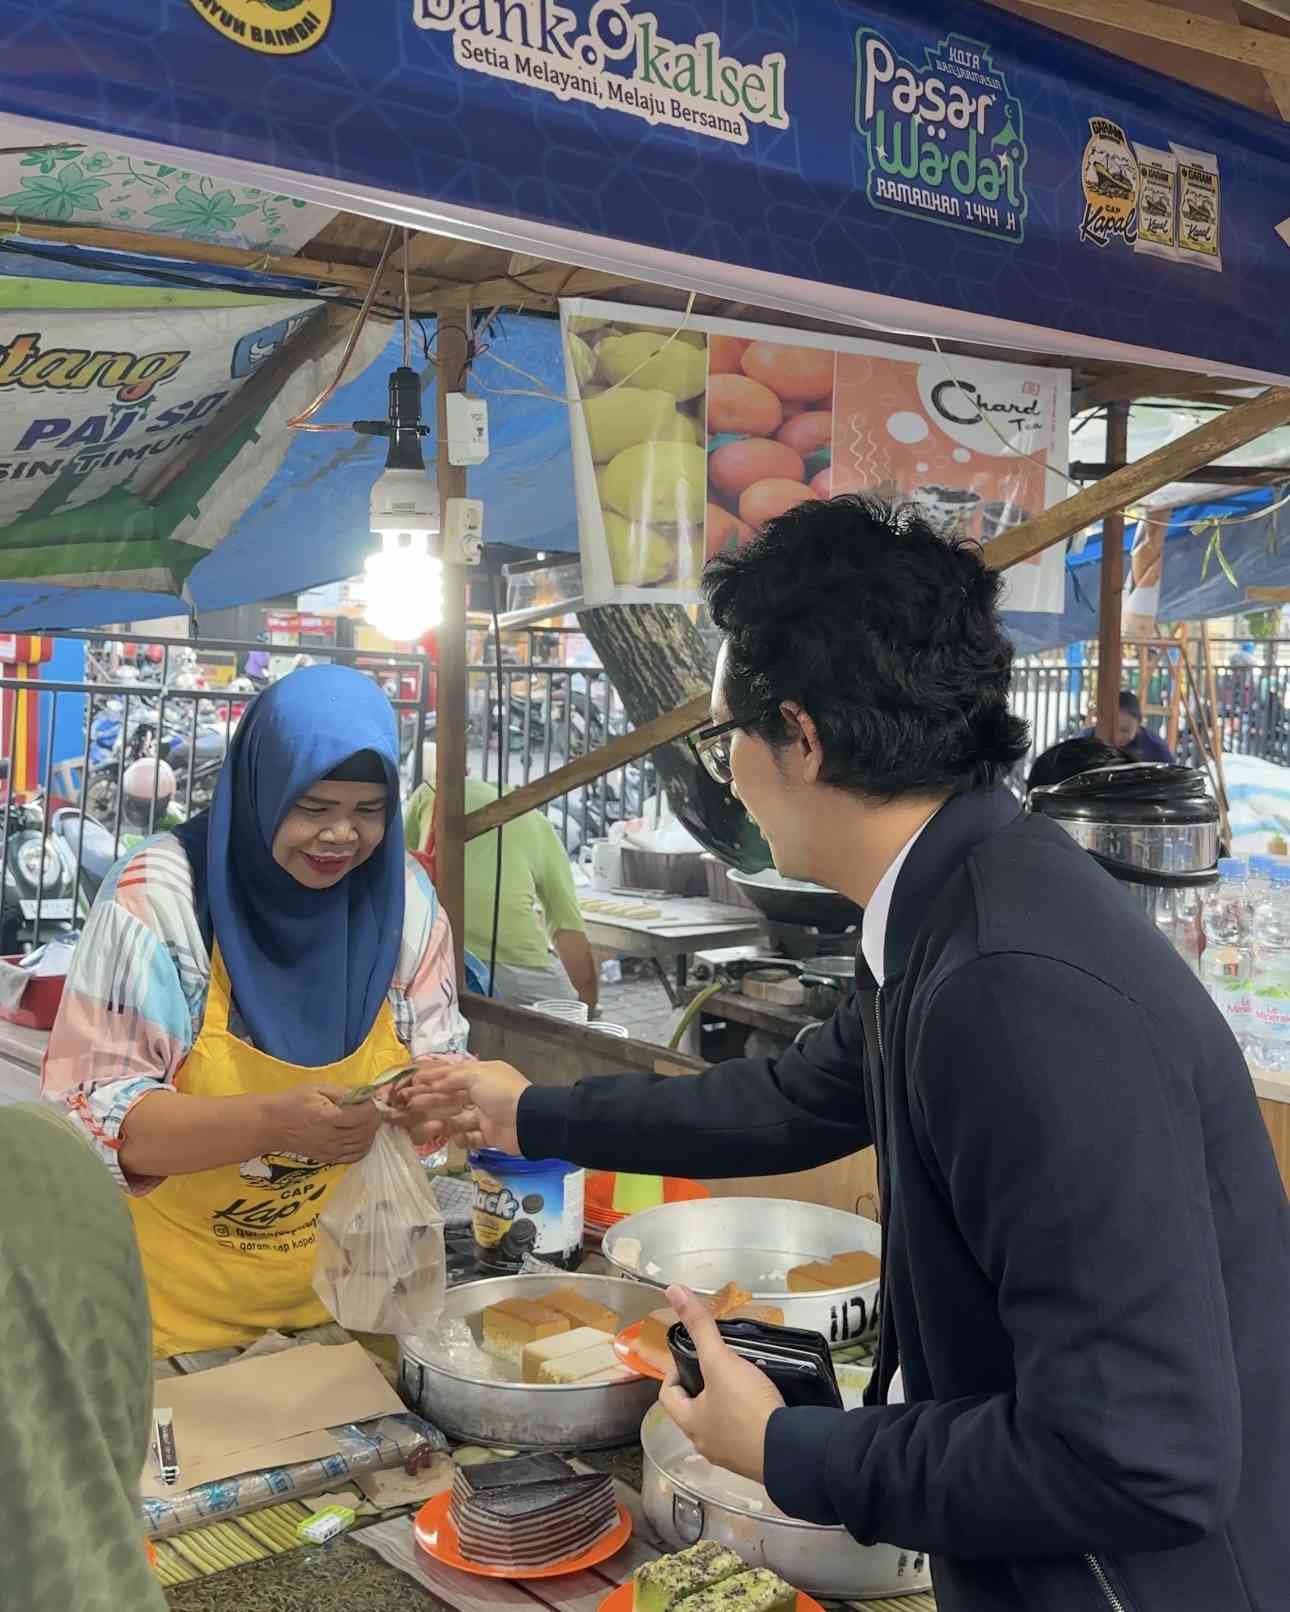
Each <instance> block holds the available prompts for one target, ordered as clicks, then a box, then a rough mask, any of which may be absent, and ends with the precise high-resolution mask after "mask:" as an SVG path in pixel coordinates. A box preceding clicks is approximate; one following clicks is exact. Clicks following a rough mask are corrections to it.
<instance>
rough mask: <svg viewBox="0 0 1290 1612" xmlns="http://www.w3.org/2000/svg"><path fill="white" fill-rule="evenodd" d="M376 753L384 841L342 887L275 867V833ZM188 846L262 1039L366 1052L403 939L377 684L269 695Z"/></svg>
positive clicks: (320, 1061)
mask: <svg viewBox="0 0 1290 1612" xmlns="http://www.w3.org/2000/svg"><path fill="white" fill-rule="evenodd" d="M364 750H370V751H374V752H375V754H376V755H377V756H378V757H379V758H380V760H381V762H382V763H383V765H384V769H385V775H386V777H385V782H386V788H387V789H388V790H389V799H390V807H389V815H388V816H387V818H386V824H385V838H384V840H383V841H382V842H381V844H380V846H379V847H378V848H377V849H376V850H375V851H374V852H373V853H372V855H371V856H370V857H369V858H368V859H367V861H366V862H364V863H363V864H362V865H361V866H360V867H357V868H355V869H354V871H353V872H352V873H350V874H348V875H347V876H346V877H345V878H344V879H342V880H341V881H340V883H339V884H337V885H336V886H335V887H334V888H332V889H330V890H310V889H307V888H306V887H305V886H304V885H302V884H299V883H298V882H297V881H296V880H295V879H293V878H292V876H291V875H290V874H289V873H288V872H287V871H286V869H285V868H281V867H279V866H278V864H277V863H276V862H275V861H274V859H273V841H274V837H275V835H276V834H277V832H278V829H279V828H280V827H281V826H282V822H283V819H284V818H285V817H286V815H287V813H288V812H289V811H290V810H291V808H292V806H294V805H295V803H296V801H297V800H299V799H300V797H301V795H303V794H306V793H307V792H308V790H309V788H310V786H311V785H313V784H316V783H317V782H318V781H319V779H321V778H325V777H326V776H327V775H328V774H329V773H331V772H334V771H335V770H336V768H337V767H340V766H341V765H342V764H343V763H344V762H346V761H348V760H349V759H350V758H351V757H352V756H356V755H358V754H359V752H360V751H364ZM177 837H178V839H179V840H180V842H181V843H182V844H183V846H184V849H185V851H186V852H187V853H188V859H189V862H190V863H191V864H192V868H193V883H194V894H195V898H196V902H197V908H198V912H199V914H202V915H203V916H204V914H205V912H206V911H208V912H209V923H210V928H211V929H213V931H214V936H215V939H216V941H218V943H219V949H220V954H221V956H222V957H223V959H224V964H225V966H226V968H227V969H228V974H229V979H230V980H231V981H232V986H233V999H234V1001H235V1002H236V1004H237V1009H238V1012H239V1013H240V1014H241V1016H242V1019H243V1021H244V1022H245V1024H246V1027H247V1030H248V1032H249V1034H250V1037H251V1040H252V1042H253V1044H254V1045H255V1046H256V1047H257V1048H258V1049H259V1050H260V1051H261V1052H267V1053H269V1054H270V1055H271V1056H272V1057H274V1058H280V1059H282V1060H283V1061H284V1062H286V1063H293V1064H299V1065H302V1066H303V1067H305V1068H308V1069H318V1068H321V1067H322V1066H323V1065H324V1064H329V1063H335V1062H337V1061H338V1060H339V1059H341V1058H345V1057H348V1056H349V1055H350V1054H351V1053H353V1052H356V1051H357V1050H358V1049H359V1047H361V1046H362V1044H363V1042H364V1041H365V1040H366V1039H367V1036H368V1034H369V1032H370V1031H371V1028H372V1026H373V1025H374V1024H375V1022H376V1016H377V1014H378V1013H379V1012H380V1008H381V1003H382V1002H384V1000H385V998H386V994H387V993H388V991H389V989H390V983H391V981H392V980H393V978H394V969H395V966H396V964H397V962H398V956H399V947H400V945H401V944H402V940H403V902H404V879H405V876H406V875H405V853H404V845H403V818H402V810H401V808H400V805H399V745H398V729H397V726H396V724H395V719H394V710H393V707H392V706H391V705H390V702H389V700H388V699H387V698H386V697H385V695H384V694H383V693H382V692H381V690H380V689H379V688H378V687H377V685H376V684H375V683H374V682H373V681H372V680H371V678H369V677H364V676H363V674H362V673H361V672H356V671H353V670H351V669H350V668H348V667H342V666H310V667H306V668H304V669H303V670H301V671H298V672H292V673H291V675H290V676H289V677H284V678H283V679H282V681H281V682H279V683H275V684H273V685H272V687H270V688H268V689H266V690H265V692H264V693H263V694H261V695H260V696H259V698H258V699H256V700H255V701H254V702H253V703H252V704H251V705H250V706H249V707H248V709H247V712H246V715H245V716H244V717H243V718H242V722H241V724H240V726H239V727H238V730H237V734H236V736H235V738H234V740H233V743H232V745H231V746H230V748H229V753H228V759H227V760H226V761H225V763H224V769H223V771H222V772H221V773H220V777H219V783H218V784H217V786H216V789H215V799H214V802H213V804H212V806H211V809H210V812H209V814H206V815H203V816H202V817H199V818H196V819H194V820H193V821H192V822H190V823H185V824H184V825H183V826H182V827H181V828H180V829H179V830H178V831H177Z"/></svg>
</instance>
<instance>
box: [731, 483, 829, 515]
mask: <svg viewBox="0 0 1290 1612" xmlns="http://www.w3.org/2000/svg"><path fill="white" fill-rule="evenodd" d="M815 496H816V495H815V494H814V493H813V492H812V491H811V489H810V488H809V487H808V486H807V485H806V484H805V482H801V481H788V480H785V479H783V478H774V479H771V480H768V481H755V482H754V483H753V484H752V486H751V487H749V488H748V489H747V490H746V491H745V492H744V493H743V495H742V496H741V498H740V500H739V517H740V519H741V520H744V521H747V523H748V524H749V526H761V525H763V524H764V523H765V522H766V521H773V520H774V519H775V517H776V516H777V515H783V514H784V513H785V512H786V511H787V510H790V509H796V508H797V506H798V504H804V503H806V502H808V501H810V500H813V499H814V498H815Z"/></svg>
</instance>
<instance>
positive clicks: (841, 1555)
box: [641, 1366, 931, 1601]
mask: <svg viewBox="0 0 1290 1612" xmlns="http://www.w3.org/2000/svg"><path fill="white" fill-rule="evenodd" d="M848 1372H851V1373H854V1372H855V1368H854V1367H846V1366H844V1367H843V1368H842V1373H843V1374H846V1373H848ZM843 1393H844V1396H846V1394H847V1385H846V1383H845V1381H843ZM641 1448H642V1449H643V1450H644V1452H645V1466H644V1481H643V1486H642V1489H641V1500H642V1504H643V1505H644V1509H645V1515H646V1516H647V1517H648V1518H649V1520H650V1523H651V1525H652V1526H653V1528H654V1530H655V1532H656V1533H657V1534H658V1535H659V1537H660V1538H661V1539H662V1540H663V1541H664V1542H665V1543H666V1544H667V1545H668V1546H669V1548H671V1549H672V1550H684V1549H685V1548H686V1546H688V1545H694V1544H697V1543H698V1541H699V1540H700V1539H713V1540H716V1541H717V1542H718V1543H719V1544H722V1545H725V1546H726V1547H727V1548H728V1549H729V1550H733V1551H734V1552H735V1554H736V1555H737V1556H739V1557H740V1558H741V1559H742V1560H743V1561H745V1562H747V1563H748V1565H749V1566H750V1567H769V1568H770V1569H771V1571H772V1572H775V1573H778V1574H779V1575H780V1576H781V1577H782V1578H785V1579H787V1580H788V1582H789V1583H790V1584H794V1585H796V1586H797V1588H798V1589H799V1590H805V1591H806V1593H807V1594H808V1595H820V1596H825V1597H828V1598H830V1599H836V1600H846V1601H850V1600H869V1599H876V1598H885V1597H887V1596H897V1595H912V1594H914V1593H915V1592H916V1591H919V1590H926V1589H928V1588H929V1587H930V1585H931V1570H930V1568H929V1566H928V1562H927V1558H926V1556H925V1555H923V1554H922V1553H921V1552H918V1551H913V1550H901V1549H899V1548H897V1547H896V1546H894V1545H862V1544H860V1543H859V1541H858V1540H855V1539H853V1538H852V1537H851V1535H850V1534H848V1533H847V1531H846V1530H845V1529H844V1528H821V1527H818V1526H817V1525H816V1524H814V1523H809V1522H799V1521H798V1520H797V1519H796V1518H794V1517H786V1516H785V1515H784V1513H783V1512H782V1511H780V1510H779V1509H778V1508H777V1507H776V1506H775V1505H774V1504H773V1503H772V1501H771V1498H770V1496H769V1495H768V1494H767V1493H766V1491H765V1489H763V1488H762V1486H761V1485H760V1484H759V1483H751V1482H749V1481H748V1480H747V1479H746V1478H737V1477H735V1476H734V1474H733V1473H730V1472H723V1471H722V1470H721V1469H720V1468H719V1467H714V1466H711V1465H710V1464H709V1463H708V1462H707V1461H705V1460H704V1459H703V1457H702V1456H701V1455H700V1454H699V1453H698V1451H697V1450H696V1449H695V1448H694V1445H693V1444H691V1443H690V1441H689V1439H688V1438H686V1436H685V1434H684V1433H682V1432H681V1430H680V1428H679V1427H677V1425H676V1423H675V1422H673V1421H672V1420H671V1418H670V1417H669V1416H668V1415H667V1414H666V1412H665V1411H664V1410H663V1408H662V1406H655V1408H654V1409H653V1410H652V1411H650V1413H649V1415H648V1416H646V1418H645V1422H644V1425H643V1426H642V1428H641Z"/></svg>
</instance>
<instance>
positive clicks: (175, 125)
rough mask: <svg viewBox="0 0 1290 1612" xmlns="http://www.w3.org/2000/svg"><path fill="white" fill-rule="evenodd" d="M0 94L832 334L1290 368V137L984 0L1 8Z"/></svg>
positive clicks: (242, 0) (406, 216)
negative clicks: (899, 332) (860, 330)
mask: <svg viewBox="0 0 1290 1612" xmlns="http://www.w3.org/2000/svg"><path fill="white" fill-rule="evenodd" d="M0 37H3V38H4V42H5V49H4V52H3V55H2V57H0V112H3V113H4V114H6V115H8V116H10V117H12V118H15V119H25V120H28V127H29V128H30V129H31V130H32V131H33V133H35V134H39V135H41V136H42V137H44V138H47V139H59V138H63V137H76V136H77V135H78V134H80V135H82V136H83V135H84V133H85V131H87V130H88V131H102V132H104V133H106V134H108V135H109V136H110V140H109V143H110V145H111V148H112V149H113V150H114V151H117V150H119V151H121V152H124V153H127V154H129V155H132V156H137V157H139V158H141V159H146V160H158V161H161V162H163V163H177V164H178V165H180V166H188V165H189V164H190V163H191V164H195V165H196V166H197V167H198V168H203V169H206V170H214V171H215V172H216V173H218V174H219V175H220V176H221V178H222V180H223V181H224V182H225V183H226V184H227V185H228V186H229V187H232V188H235V187H237V186H239V185H246V184H250V185H252V186H257V187H262V188H264V189H266V190H270V191H272V192H273V193H274V194H279V193H282V194H293V195H297V196H299V197H301V198H305V199H308V200H311V201H313V202H316V203H319V204H321V205H324V206H330V207H347V208H355V207H357V209H358V210H360V211H366V212H378V213H384V214H385V215H386V216H388V217H391V218H395V219H397V220H398V221H400V222H403V223H407V224H410V225H413V226H416V227H419V228H424V229H430V230H438V231H440V232H441V233H446V234H450V235H454V236H463V237H465V238H468V239H475V240H486V241H489V242H491V243H493V244H497V245H500V246H505V247H510V248H513V249H516V250H519V251H523V252H530V253H537V254H539V255H543V256H547V257H552V258H555V259H558V260H561V261H570V262H578V263H583V264H586V265H588V266H591V267H595V268H605V269H608V270H610V271H615V272H617V271H622V272H624V273H626V274H628V275H632V276H634V277H636V278H643V279H648V280H653V281H662V282H664V283H671V284H679V285H683V286H693V287H696V288H699V289H703V290H707V291H712V292H714V293H715V294H717V295H720V296H723V297H728V298H732V299H734V300H737V301H740V302H751V303H756V304H760V305H762V306H767V307H780V308H789V309H793V310H795V311H799V312H804V313H808V314H809V315H811V316H812V317H813V318H814V319H816V320H825V319H841V320H845V321H848V322H852V323H860V324H863V323H865V322H866V321H868V322H869V323H870V324H871V325H872V326H876V327H877V328H878V329H879V330H881V329H882V328H884V327H886V328H889V329H891V328H895V329H909V328H912V329H915V330H919V331H929V330H935V331H938V332H939V333H942V334H958V335H963V336H968V337H970V338H972V339H975V340H978V341H983V342H989V343H991V344H993V345H995V346H1000V345H1006V346H1010V347H1013V348H1017V349H1023V350H1024V349H1030V350H1040V349H1042V350H1047V351H1057V352H1066V353H1071V354H1079V353H1084V354H1098V355H1100V356H1102V357H1108V356H1111V357H1114V356H1119V357H1122V358H1127V359H1135V360H1136V361H1138V362H1142V361H1150V360H1151V359H1152V358H1154V359H1155V360H1156V361H1162V362H1170V363H1174V362H1178V363H1182V364H1191V365H1193V366H1194V367H1204V368H1210V369H1215V368H1218V369H1225V370H1229V371H1231V372H1233V373H1245V374H1249V375H1252V376H1260V377H1271V376H1276V377H1281V378H1284V377H1287V376H1290V324H1288V323H1287V321H1286V320H1285V319H1284V318H1282V316H1281V310H1282V309H1284V307H1285V305H1286V300H1287V291H1288V290H1290V247H1288V246H1287V245H1286V241H1285V238H1284V237H1285V236H1286V235H1290V222H1288V221H1287V219H1286V207H1287V203H1286V196H1287V194H1288V193H1290V128H1287V127H1286V126H1285V125H1283V124H1282V123H1280V122H1275V121H1273V120H1271V119H1268V118H1265V117H1261V116H1259V115H1257V114H1255V113H1252V112H1249V111H1246V110H1245V109H1243V108H1241V107H1238V106H1235V105H1233V104H1232V103H1231V102H1229V101H1225V100H1221V99H1219V98H1217V97H1214V96H1208V95H1205V94H1202V93H1201V92H1199V91H1197V90H1195V89H1193V88H1191V87H1190V86H1188V85H1186V84H1184V83H1181V82H1179V81H1178V80H1176V79H1172V78H1166V77H1164V76H1161V75H1157V74H1152V73H1149V72H1147V71H1145V70H1143V69H1140V68H1137V67H1135V66H1133V65H1131V64H1129V63H1126V62H1124V61H1122V60H1120V59H1119V58H1117V57H1115V56H1112V55H1110V54H1106V53H1103V52H1100V51H1098V50H1095V49H1093V48H1092V47H1089V46H1085V45H1083V44H1080V43H1078V42H1075V41H1072V40H1069V39H1067V38H1065V37H1063V36H1060V35H1058V34H1057V33H1055V32H1053V31H1051V30H1049V29H1046V28H1043V27H1041V26H1038V25H1036V24H1033V23H1029V22H1026V21H1023V20H1021V19H1018V18H1015V17H1013V16H1010V15H1007V14H1005V13H1002V12H1000V11H998V10H996V9H994V8H992V7H990V6H987V5H982V4H975V3H972V0H922V3H921V4H919V5H917V6H911V5H909V4H908V0H866V3H864V4H858V3H855V0H801V3H799V4H796V5H787V4H783V5H766V6H754V7H749V6H731V5H728V4H726V3H725V0H652V3H651V4H650V5H649V6H648V7H646V5H645V4H644V0H640V3H637V0H567V3H565V4H561V5H555V4H552V3H550V0H507V3H505V4H503V3H502V0H478V3H477V0H470V3H469V4H468V3H466V0H385V3H383V4H380V5H375V6H374V5H371V4H367V5H364V4H361V3H360V0H218V3H216V0H115V3H114V4H113V5H112V6H110V7H106V8H105V7H104V6H103V4H102V0H2V3H0Z"/></svg>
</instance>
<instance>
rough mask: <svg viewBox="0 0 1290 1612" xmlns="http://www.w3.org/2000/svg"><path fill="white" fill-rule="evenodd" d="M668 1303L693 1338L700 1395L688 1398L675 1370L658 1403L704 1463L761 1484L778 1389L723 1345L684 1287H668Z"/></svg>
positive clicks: (714, 1326) (707, 1312) (704, 1310)
mask: <svg viewBox="0 0 1290 1612" xmlns="http://www.w3.org/2000/svg"><path fill="white" fill-rule="evenodd" d="M667 1299H668V1303H669V1304H670V1305H671V1306H672V1308H673V1309H674V1310H675V1311H676V1313H677V1315H678V1316H679V1317H680V1319H681V1320H682V1321H683V1322H684V1323H685V1327H686V1330H687V1331H688V1332H689V1334H690V1336H691V1338H693V1339H694V1347H695V1348H696V1349H697V1350H698V1353H699V1365H700V1367H701V1369H702V1371H703V1392H702V1393H701V1394H700V1395H699V1397H698V1398H697V1399H691V1398H690V1396H689V1395H688V1394H687V1393H686V1391H685V1389H684V1388H682V1387H681V1384H680V1380H679V1379H678V1377H677V1375H676V1370H675V1367H674V1368H673V1369H672V1371H671V1372H670V1374H669V1375H668V1378H667V1381H666V1382H665V1383H664V1384H663V1392H662V1393H661V1394H660V1395H659V1404H660V1405H662V1407H663V1409H664V1410H665V1411H666V1412H667V1414H668V1415H669V1416H670V1417H671V1418H672V1420H673V1421H674V1422H675V1423H676V1425H677V1426H678V1427H679V1428H680V1429H681V1431H682V1432H683V1433H684V1434H685V1435H686V1436H687V1438H689V1440H690V1442H691V1443H692V1444H693V1445H694V1447H695V1449H696V1450H698V1452H699V1454H700V1455H701V1456H703V1457H704V1458H705V1460H708V1461H711V1462H712V1464H713V1466H719V1467H724V1468H725V1469H726V1471H727V1472H737V1473H738V1474H739V1476H740V1477H741V1478H751V1479H752V1481H753V1482H754V1483H761V1482H763V1481H764V1480H763V1475H762V1474H763V1466H764V1459H765V1454H764V1452H765V1445H766V1426H767V1424H768V1423H769V1421H770V1419H771V1417H772V1416H773V1415H774V1413H775V1412H776V1411H777V1410H780V1409H781V1408H782V1407H783V1404H784V1401H783V1398H782V1396H781V1395H780V1392H779V1389H778V1388H776V1387H775V1385H774V1383H773V1382H771V1380H770V1378H769V1377H767V1376H766V1374H765V1372H762V1371H759V1370H758V1369H757V1367H756V1366H753V1365H750V1364H749V1363H748V1361H746V1360H741V1359H740V1358H739V1356H738V1355H737V1354H735V1352H734V1350H733V1349H731V1348H730V1347H729V1346H728V1345H727V1344H726V1343H725V1342H724V1340H723V1339H722V1336H721V1334H720V1333H719V1332H718V1331H717V1323H716V1321H715V1320H714V1319H713V1316H712V1312H711V1310H709V1309H708V1307H707V1305H706V1304H702V1303H700V1302H699V1300H698V1299H696V1298H695V1296H694V1294H693V1293H691V1292H690V1291H689V1289H688V1288H684V1287H669V1288H668V1290H667Z"/></svg>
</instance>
